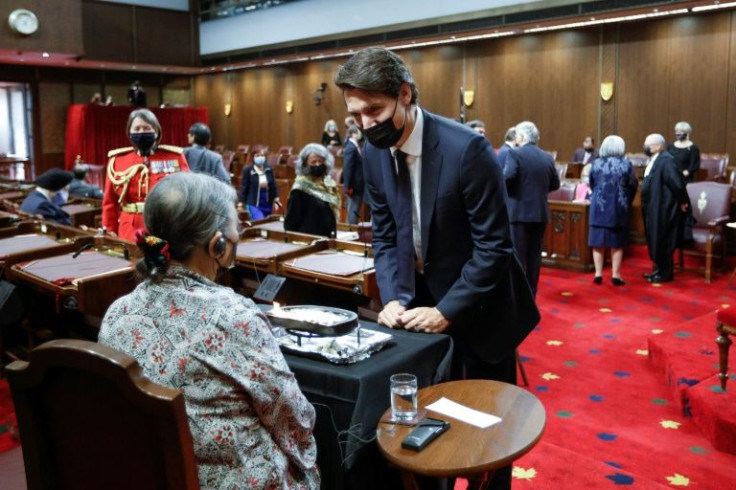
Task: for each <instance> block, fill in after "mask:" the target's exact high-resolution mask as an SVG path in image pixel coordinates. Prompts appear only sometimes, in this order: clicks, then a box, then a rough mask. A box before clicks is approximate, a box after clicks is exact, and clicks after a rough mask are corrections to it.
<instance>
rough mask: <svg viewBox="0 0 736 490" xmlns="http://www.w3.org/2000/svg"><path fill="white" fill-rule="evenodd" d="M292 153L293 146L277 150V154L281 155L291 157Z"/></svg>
mask: <svg viewBox="0 0 736 490" xmlns="http://www.w3.org/2000/svg"><path fill="white" fill-rule="evenodd" d="M293 151H294V147H293V146H282V147H280V148H279V153H281V154H282V155H291V153H292V152H293Z"/></svg>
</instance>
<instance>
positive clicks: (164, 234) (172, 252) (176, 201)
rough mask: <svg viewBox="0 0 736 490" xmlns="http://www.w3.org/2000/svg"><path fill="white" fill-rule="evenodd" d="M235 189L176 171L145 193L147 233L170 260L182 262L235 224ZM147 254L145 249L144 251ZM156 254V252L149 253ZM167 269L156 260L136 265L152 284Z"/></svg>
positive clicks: (236, 217) (207, 178) (208, 179)
mask: <svg viewBox="0 0 736 490" xmlns="http://www.w3.org/2000/svg"><path fill="white" fill-rule="evenodd" d="M236 202H237V196H236V194H235V189H233V188H232V187H231V186H229V185H227V184H225V183H223V182H220V181H219V180H217V179H216V178H214V177H212V176H211V175H208V174H198V173H194V172H177V173H174V174H171V175H169V176H168V177H166V178H165V179H163V180H161V181H160V182H159V183H158V184H156V186H155V187H154V188H153V189H152V190H151V192H149V193H148V196H147V197H146V204H145V207H144V208H143V221H144V223H145V226H146V231H147V232H148V233H150V234H151V235H153V236H154V237H156V238H158V239H160V240H163V241H165V242H167V243H168V249H167V252H168V255H169V256H170V258H171V259H172V260H176V261H180V262H181V261H185V260H187V258H189V255H190V254H191V253H192V250H194V248H195V247H198V246H206V245H207V244H208V243H209V241H210V240H211V239H212V237H213V236H215V233H217V232H218V231H224V230H227V229H228V228H229V227H230V226H232V225H233V223H237V221H238V214H237V211H236V209H235V204H236ZM143 251H144V253H146V249H143ZM152 252H153V253H158V251H157V250H155V249H154V250H152ZM167 269H168V261H166V262H165V263H161V262H160V261H159V262H157V261H156V260H150V258H149V260H146V258H144V259H142V260H140V261H139V262H138V265H137V266H136V270H137V271H138V273H139V274H140V275H141V276H142V277H144V278H151V279H152V280H154V281H158V280H160V279H161V275H162V274H164V273H165V272H166V270H167Z"/></svg>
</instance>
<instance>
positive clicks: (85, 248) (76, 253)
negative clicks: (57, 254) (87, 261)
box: [72, 243, 95, 259]
mask: <svg viewBox="0 0 736 490" xmlns="http://www.w3.org/2000/svg"><path fill="white" fill-rule="evenodd" d="M94 246H95V244H94V243H86V244H84V245H82V246H81V247H79V250H77V251H76V252H74V254H72V258H73V259H76V258H77V257H79V255H80V254H81V253H82V252H84V251H85V250H89V249H90V248H92V247H94Z"/></svg>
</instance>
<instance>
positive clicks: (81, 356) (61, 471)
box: [6, 339, 199, 490]
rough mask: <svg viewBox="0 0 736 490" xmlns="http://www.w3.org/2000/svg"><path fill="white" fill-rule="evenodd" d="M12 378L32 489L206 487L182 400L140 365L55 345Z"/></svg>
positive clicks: (73, 343) (69, 343) (96, 347)
mask: <svg viewBox="0 0 736 490" xmlns="http://www.w3.org/2000/svg"><path fill="white" fill-rule="evenodd" d="M6 374H7V378H8V382H9V384H10V388H11V392H12V395H13V403H14V404H15V410H16V415H17V417H18V427H19V429H20V438H21V444H22V446H23V459H24V460H25V469H26V479H27V483H28V489H29V490H39V489H44V490H45V489H51V488H54V489H61V490H64V489H93V488H94V489H98V488H105V489H121V490H122V489H130V488H135V489H171V490H174V489H197V488H199V482H198V478H197V463H196V460H195V458H194V449H193V444H192V436H191V434H190V432H189V425H188V422H187V416H186V411H185V407H184V395H183V394H182V393H181V392H179V391H178V390H173V389H171V388H167V387H164V386H160V385H157V384H155V383H153V382H151V381H149V380H148V379H146V378H145V377H143V376H142V372H141V368H140V366H139V365H138V363H137V362H136V361H135V359H133V358H131V357H129V356H127V355H125V354H123V353H121V352H118V351H116V350H114V349H111V348H109V347H106V346H103V345H100V344H96V343H94V342H88V341H83V340H72V339H63V340H54V341H51V342H48V343H46V344H43V345H42V346H40V347H38V348H36V349H34V350H33V351H32V352H31V354H30V361H29V362H25V361H15V362H13V363H12V364H11V365H10V366H8V367H7V369H6Z"/></svg>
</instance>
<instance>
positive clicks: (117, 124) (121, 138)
mask: <svg viewBox="0 0 736 490" xmlns="http://www.w3.org/2000/svg"><path fill="white" fill-rule="evenodd" d="M133 109H134V108H133V107H130V106H101V105H94V104H75V105H71V106H69V112H68V113H67V118H66V151H65V162H66V168H67V169H71V168H72V167H74V161H75V159H76V158H77V155H81V156H82V161H84V162H87V163H93V164H98V165H105V164H106V163H107V152H108V151H110V150H114V149H115V148H121V147H123V146H131V145H130V141H129V140H128V135H127V134H125V124H126V123H127V122H128V115H129V114H130V113H131V111H132V110H133ZM150 109H151V111H153V113H154V114H156V117H157V118H158V121H159V122H160V123H161V130H162V133H163V134H162V138H161V143H162V144H167V145H176V146H182V147H183V146H187V131H188V130H189V126H191V125H192V124H193V123H195V122H202V123H205V124H209V113H208V112H207V108H206V107H167V108H164V109H158V108H150Z"/></svg>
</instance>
